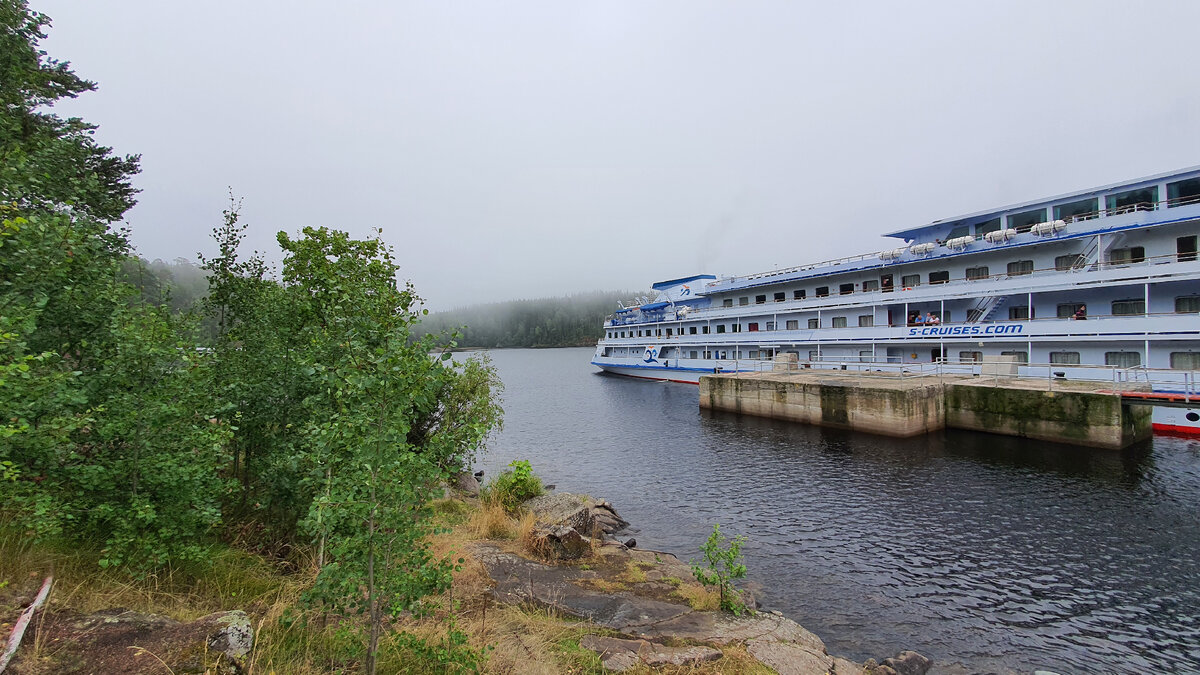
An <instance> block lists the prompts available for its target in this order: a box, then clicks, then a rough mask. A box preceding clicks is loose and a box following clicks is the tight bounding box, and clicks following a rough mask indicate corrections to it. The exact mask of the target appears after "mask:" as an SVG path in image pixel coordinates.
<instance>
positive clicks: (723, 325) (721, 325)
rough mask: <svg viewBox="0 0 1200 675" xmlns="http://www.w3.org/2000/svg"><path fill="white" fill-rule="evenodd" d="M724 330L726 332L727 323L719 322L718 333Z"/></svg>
mask: <svg viewBox="0 0 1200 675" xmlns="http://www.w3.org/2000/svg"><path fill="white" fill-rule="evenodd" d="M724 332H725V324H723V323H719V324H717V333H724Z"/></svg>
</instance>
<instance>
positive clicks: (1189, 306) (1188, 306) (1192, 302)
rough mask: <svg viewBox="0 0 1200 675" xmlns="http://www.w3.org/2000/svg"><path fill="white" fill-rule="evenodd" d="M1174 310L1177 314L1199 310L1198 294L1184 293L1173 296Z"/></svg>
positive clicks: (1199, 297)
mask: <svg viewBox="0 0 1200 675" xmlns="http://www.w3.org/2000/svg"><path fill="white" fill-rule="evenodd" d="M1175 312H1176V313H1177V314H1191V313H1192V312H1200V296H1195V295H1185V296H1182V297H1178V298H1175Z"/></svg>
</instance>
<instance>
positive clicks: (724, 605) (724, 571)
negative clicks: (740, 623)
mask: <svg viewBox="0 0 1200 675" xmlns="http://www.w3.org/2000/svg"><path fill="white" fill-rule="evenodd" d="M745 543H746V537H744V536H741V535H738V536H737V537H734V538H733V539H732V540H731V539H727V538H726V537H725V536H724V535H722V534H721V526H720V524H717V525H713V531H712V534H711V535H709V537H708V540H707V541H705V542H704V544H703V545H702V546H701V547H700V551H701V552H702V553H704V563H705V565H706V566H707V567H703V566H701V565H698V564H695V563H693V564H692V573H693V574H695V575H696V580H697V581H699V582H700V583H701V584H703V585H705V586H716V587H717V588H718V590H720V593H721V609H723V610H726V611H729V612H733V613H734V614H737V615H739V616H740V615H741V614H742V612H744V611H746V605H745V603H743V602H742V601H741V598H740V597H739V594H738V592H737V590H736V589H734V587H733V580H734V579H741V578H744V577H745V576H746V566H745V565H744V564H743V562H742V560H743V558H742V545H744V544H745Z"/></svg>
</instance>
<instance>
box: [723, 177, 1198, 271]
mask: <svg viewBox="0 0 1200 675" xmlns="http://www.w3.org/2000/svg"><path fill="white" fill-rule="evenodd" d="M1102 198H1103V196H1101V197H1097V199H1102ZM1197 203H1200V196H1192V197H1177V198H1175V199H1160V200H1158V201H1154V202H1136V203H1133V204H1125V205H1122V206H1117V207H1113V208H1111V209H1108V208H1105V209H1100V210H1098V211H1090V212H1087V213H1079V214H1075V215H1072V216H1067V217H1064V218H1060V219H1058V220H1061V221H1063V223H1064V224H1068V225H1069V224H1071V223H1078V222H1084V221H1089V220H1096V219H1098V218H1105V217H1110V216H1119V215H1124V214H1128V213H1135V212H1139V211H1158V210H1161V209H1164V208H1174V207H1178V206H1185V205H1189V204H1197ZM1036 225H1037V224H1034V225H1030V226H1028V227H1022V228H1016V233H1017V234H1025V233H1028V232H1030V231H1031V230H1033V228H1034V227H1036ZM1004 229H1014V228H1004ZM965 238H969V239H970V240H971V241H979V240H981V239H983V235H966V237H959V238H958V239H965ZM934 243H935V244H936V246H934V250H936V248H938V247H945V246H946V244H947V242H945V241H942V240H936V241H935V242H934ZM968 243H969V242H968ZM915 245H917V246H919V245H920V244H915ZM910 248H911V246H904V247H900V248H897V249H894V250H880V251H875V252H873V253H862V254H859V255H852V256H845V257H842V258H833V259H830V260H823V261H821V262H816V263H811V264H807V265H797V266H794V267H784V268H780V269H776V270H770V271H767V272H759V273H756V274H749V275H745V276H732V277H726V278H724V279H717V280H716V281H710V282H709V283H707V284H705V289H713V290H721V289H723V288H725V287H730V288H729V290H732V287H734V286H735V285H736V284H741V283H746V282H752V281H758V280H760V279H767V278H770V277H776V276H783V275H788V274H796V273H799V272H807V271H810V270H815V269H821V268H832V267H837V266H839V265H846V264H849V263H854V262H861V261H864V260H870V259H879V258H880V257H882V256H885V255H888V254H889V253H895V254H897V255H898V252H900V251H904V250H908V249H910Z"/></svg>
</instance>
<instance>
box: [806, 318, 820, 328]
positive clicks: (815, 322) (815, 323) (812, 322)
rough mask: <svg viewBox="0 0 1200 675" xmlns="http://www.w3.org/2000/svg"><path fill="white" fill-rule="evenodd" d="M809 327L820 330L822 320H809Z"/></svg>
mask: <svg viewBox="0 0 1200 675" xmlns="http://www.w3.org/2000/svg"><path fill="white" fill-rule="evenodd" d="M808 327H809V328H810V329H816V328H820V327H821V320H820V319H809V320H808Z"/></svg>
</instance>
